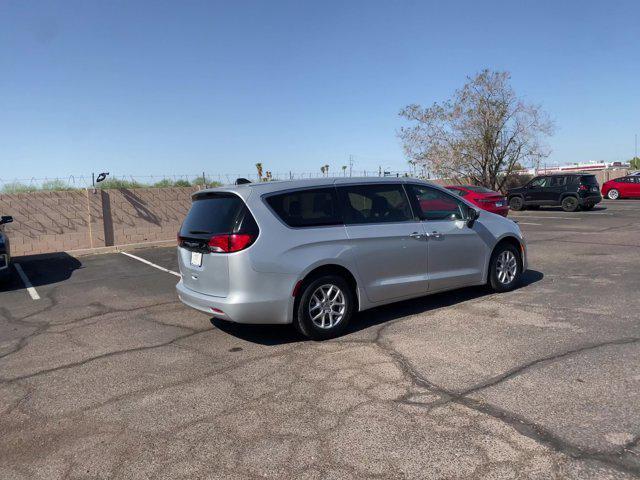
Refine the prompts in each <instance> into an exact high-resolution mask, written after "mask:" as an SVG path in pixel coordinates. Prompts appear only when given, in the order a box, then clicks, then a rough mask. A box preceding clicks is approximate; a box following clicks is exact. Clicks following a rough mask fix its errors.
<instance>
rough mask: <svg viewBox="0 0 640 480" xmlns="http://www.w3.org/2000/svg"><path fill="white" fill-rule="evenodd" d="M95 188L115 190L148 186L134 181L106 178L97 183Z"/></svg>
mask: <svg viewBox="0 0 640 480" xmlns="http://www.w3.org/2000/svg"><path fill="white" fill-rule="evenodd" d="M96 186H97V187H99V188H102V189H116V188H127V189H129V188H144V187H147V186H148V185H145V184H143V183H140V182H137V181H135V180H124V179H119V178H108V179H107V180H105V181H103V182H100V183H97V184H96Z"/></svg>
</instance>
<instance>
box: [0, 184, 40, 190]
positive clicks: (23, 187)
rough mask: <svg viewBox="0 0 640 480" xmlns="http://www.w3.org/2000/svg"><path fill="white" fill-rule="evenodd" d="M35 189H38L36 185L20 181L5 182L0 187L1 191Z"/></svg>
mask: <svg viewBox="0 0 640 480" xmlns="http://www.w3.org/2000/svg"><path fill="white" fill-rule="evenodd" d="M36 190H38V187H35V186H33V185H27V184H24V183H21V182H10V183H5V184H4V186H3V187H2V193H27V192H35V191H36Z"/></svg>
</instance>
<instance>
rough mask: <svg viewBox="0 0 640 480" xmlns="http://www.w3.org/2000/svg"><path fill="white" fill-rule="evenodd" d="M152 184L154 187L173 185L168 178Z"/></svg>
mask: <svg viewBox="0 0 640 480" xmlns="http://www.w3.org/2000/svg"><path fill="white" fill-rule="evenodd" d="M152 186H153V187H156V188H166V187H173V182H172V181H171V180H169V179H168V178H163V179H162V180H160V181H159V182H156V183H154V184H153V185H152Z"/></svg>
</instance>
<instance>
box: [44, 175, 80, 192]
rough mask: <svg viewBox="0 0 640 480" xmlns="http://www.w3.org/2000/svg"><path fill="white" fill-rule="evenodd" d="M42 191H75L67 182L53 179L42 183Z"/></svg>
mask: <svg viewBox="0 0 640 480" xmlns="http://www.w3.org/2000/svg"><path fill="white" fill-rule="evenodd" d="M40 188H41V189H42V190H48V191H52V190H75V187H72V186H71V185H69V184H68V183H67V182H65V181H64V180H59V179H57V178H56V179H55V180H47V181H46V182H43V183H42V187H40Z"/></svg>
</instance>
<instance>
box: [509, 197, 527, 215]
mask: <svg viewBox="0 0 640 480" xmlns="http://www.w3.org/2000/svg"><path fill="white" fill-rule="evenodd" d="M509 208H510V209H511V210H515V211H516V212H519V211H520V210H524V200H522V197H511V198H510V199H509Z"/></svg>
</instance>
